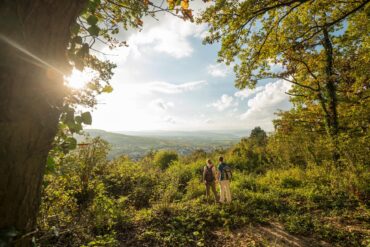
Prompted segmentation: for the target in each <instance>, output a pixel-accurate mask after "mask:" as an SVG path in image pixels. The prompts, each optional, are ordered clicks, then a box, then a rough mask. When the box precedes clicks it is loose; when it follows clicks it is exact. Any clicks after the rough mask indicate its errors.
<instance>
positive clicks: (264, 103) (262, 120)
mask: <svg viewBox="0 0 370 247" xmlns="http://www.w3.org/2000/svg"><path fill="white" fill-rule="evenodd" d="M290 87H291V84H290V83H289V82H287V81H284V80H278V81H276V82H271V83H268V84H266V85H265V86H264V87H263V90H261V91H260V92H259V93H257V94H256V96H255V97H254V98H252V99H250V100H249V101H248V110H247V111H246V112H245V113H243V114H242V115H241V116H240V117H241V119H242V120H247V122H246V127H249V128H253V127H255V126H261V127H262V128H265V129H267V130H272V120H273V119H274V118H275V115H274V113H275V112H276V111H277V110H279V109H281V110H287V109H289V108H290V103H289V101H288V99H289V97H288V95H286V94H285V92H287V91H289V89H290Z"/></svg>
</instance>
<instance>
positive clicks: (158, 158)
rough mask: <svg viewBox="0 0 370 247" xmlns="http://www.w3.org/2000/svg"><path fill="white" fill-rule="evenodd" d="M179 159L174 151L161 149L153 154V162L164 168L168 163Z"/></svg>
mask: <svg viewBox="0 0 370 247" xmlns="http://www.w3.org/2000/svg"><path fill="white" fill-rule="evenodd" d="M178 159H179V156H178V154H177V153H176V152H175V151H169V150H161V151H158V152H157V153H156V154H155V155H154V164H155V165H156V166H158V167H159V168H161V169H162V170H165V169H167V168H168V167H169V165H170V164H171V163H172V162H174V161H177V160H178Z"/></svg>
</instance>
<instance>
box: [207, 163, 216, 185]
mask: <svg viewBox="0 0 370 247" xmlns="http://www.w3.org/2000/svg"><path fill="white" fill-rule="evenodd" d="M204 180H206V182H209V183H211V182H213V181H215V176H214V174H213V165H212V166H211V167H208V166H206V171H205V174H204Z"/></svg>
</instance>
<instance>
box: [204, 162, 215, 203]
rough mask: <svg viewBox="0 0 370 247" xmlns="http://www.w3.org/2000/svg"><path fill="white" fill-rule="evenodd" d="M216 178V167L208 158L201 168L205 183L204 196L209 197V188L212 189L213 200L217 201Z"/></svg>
mask: <svg viewBox="0 0 370 247" xmlns="http://www.w3.org/2000/svg"><path fill="white" fill-rule="evenodd" d="M216 180H217V173H216V168H215V166H214V165H213V163H212V161H211V160H210V159H208V160H207V164H206V165H205V166H204V169H203V181H204V184H205V185H206V196H207V199H209V198H210V196H211V194H210V189H212V192H213V195H214V197H215V201H216V202H217V201H218V195H217V192H216Z"/></svg>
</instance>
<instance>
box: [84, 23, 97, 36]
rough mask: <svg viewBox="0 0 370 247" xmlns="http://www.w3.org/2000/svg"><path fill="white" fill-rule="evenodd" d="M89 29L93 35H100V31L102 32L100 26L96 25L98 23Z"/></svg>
mask: <svg viewBox="0 0 370 247" xmlns="http://www.w3.org/2000/svg"><path fill="white" fill-rule="evenodd" d="M87 31H88V32H89V34H90V35H91V36H98V35H99V32H100V28H99V27H98V26H96V25H93V26H91V27H89V28H88V29H87Z"/></svg>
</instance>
